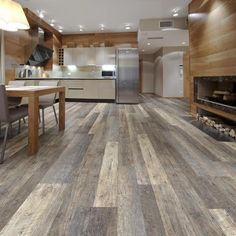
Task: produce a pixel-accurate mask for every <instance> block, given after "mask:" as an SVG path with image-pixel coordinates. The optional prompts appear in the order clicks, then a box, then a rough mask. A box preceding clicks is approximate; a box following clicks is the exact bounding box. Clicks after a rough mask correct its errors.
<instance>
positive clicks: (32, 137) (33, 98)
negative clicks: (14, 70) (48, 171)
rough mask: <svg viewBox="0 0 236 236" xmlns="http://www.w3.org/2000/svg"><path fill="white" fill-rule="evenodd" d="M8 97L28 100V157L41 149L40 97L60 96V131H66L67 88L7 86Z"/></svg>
mask: <svg viewBox="0 0 236 236" xmlns="http://www.w3.org/2000/svg"><path fill="white" fill-rule="evenodd" d="M6 92H7V96H8V97H22V98H23V97H27V98H28V126H29V127H28V155H29V156H32V155H35V154H36V153H37V152H38V149H39V97H40V96H44V95H48V94H51V93H55V94H59V131H61V130H64V129H65V87H63V86H19V87H16V86H6Z"/></svg>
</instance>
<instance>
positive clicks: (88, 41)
mask: <svg viewBox="0 0 236 236" xmlns="http://www.w3.org/2000/svg"><path fill="white" fill-rule="evenodd" d="M120 44H128V45H130V46H132V47H137V46H138V38H137V32H121V33H94V34H70V35H63V36H62V46H63V47H69V48H73V47H90V46H94V47H100V46H101V45H103V46H106V47H111V46H116V45H120Z"/></svg>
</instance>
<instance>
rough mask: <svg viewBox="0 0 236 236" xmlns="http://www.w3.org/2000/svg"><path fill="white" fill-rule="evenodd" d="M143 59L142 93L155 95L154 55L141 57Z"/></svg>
mask: <svg viewBox="0 0 236 236" xmlns="http://www.w3.org/2000/svg"><path fill="white" fill-rule="evenodd" d="M140 58H141V59H142V75H141V76H142V79H143V84H142V92H143V93H154V73H153V70H154V61H153V54H150V55H149V54H144V55H141V57H140Z"/></svg>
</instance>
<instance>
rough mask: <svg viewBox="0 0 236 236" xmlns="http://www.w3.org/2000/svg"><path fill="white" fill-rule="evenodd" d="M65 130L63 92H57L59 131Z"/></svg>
mask: <svg viewBox="0 0 236 236" xmlns="http://www.w3.org/2000/svg"><path fill="white" fill-rule="evenodd" d="M64 129H65V91H62V92H59V130H64Z"/></svg>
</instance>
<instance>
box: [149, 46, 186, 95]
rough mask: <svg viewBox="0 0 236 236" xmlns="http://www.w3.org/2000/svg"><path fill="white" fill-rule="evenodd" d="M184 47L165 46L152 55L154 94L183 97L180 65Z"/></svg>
mask: <svg viewBox="0 0 236 236" xmlns="http://www.w3.org/2000/svg"><path fill="white" fill-rule="evenodd" d="M185 50H186V47H165V48H162V49H160V50H159V51H158V52H157V53H156V54H155V55H154V58H155V60H154V84H155V94H157V95H159V96H162V97H183V96H184V81H183V75H182V73H181V72H182V69H181V66H182V65H183V53H184V51H185Z"/></svg>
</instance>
